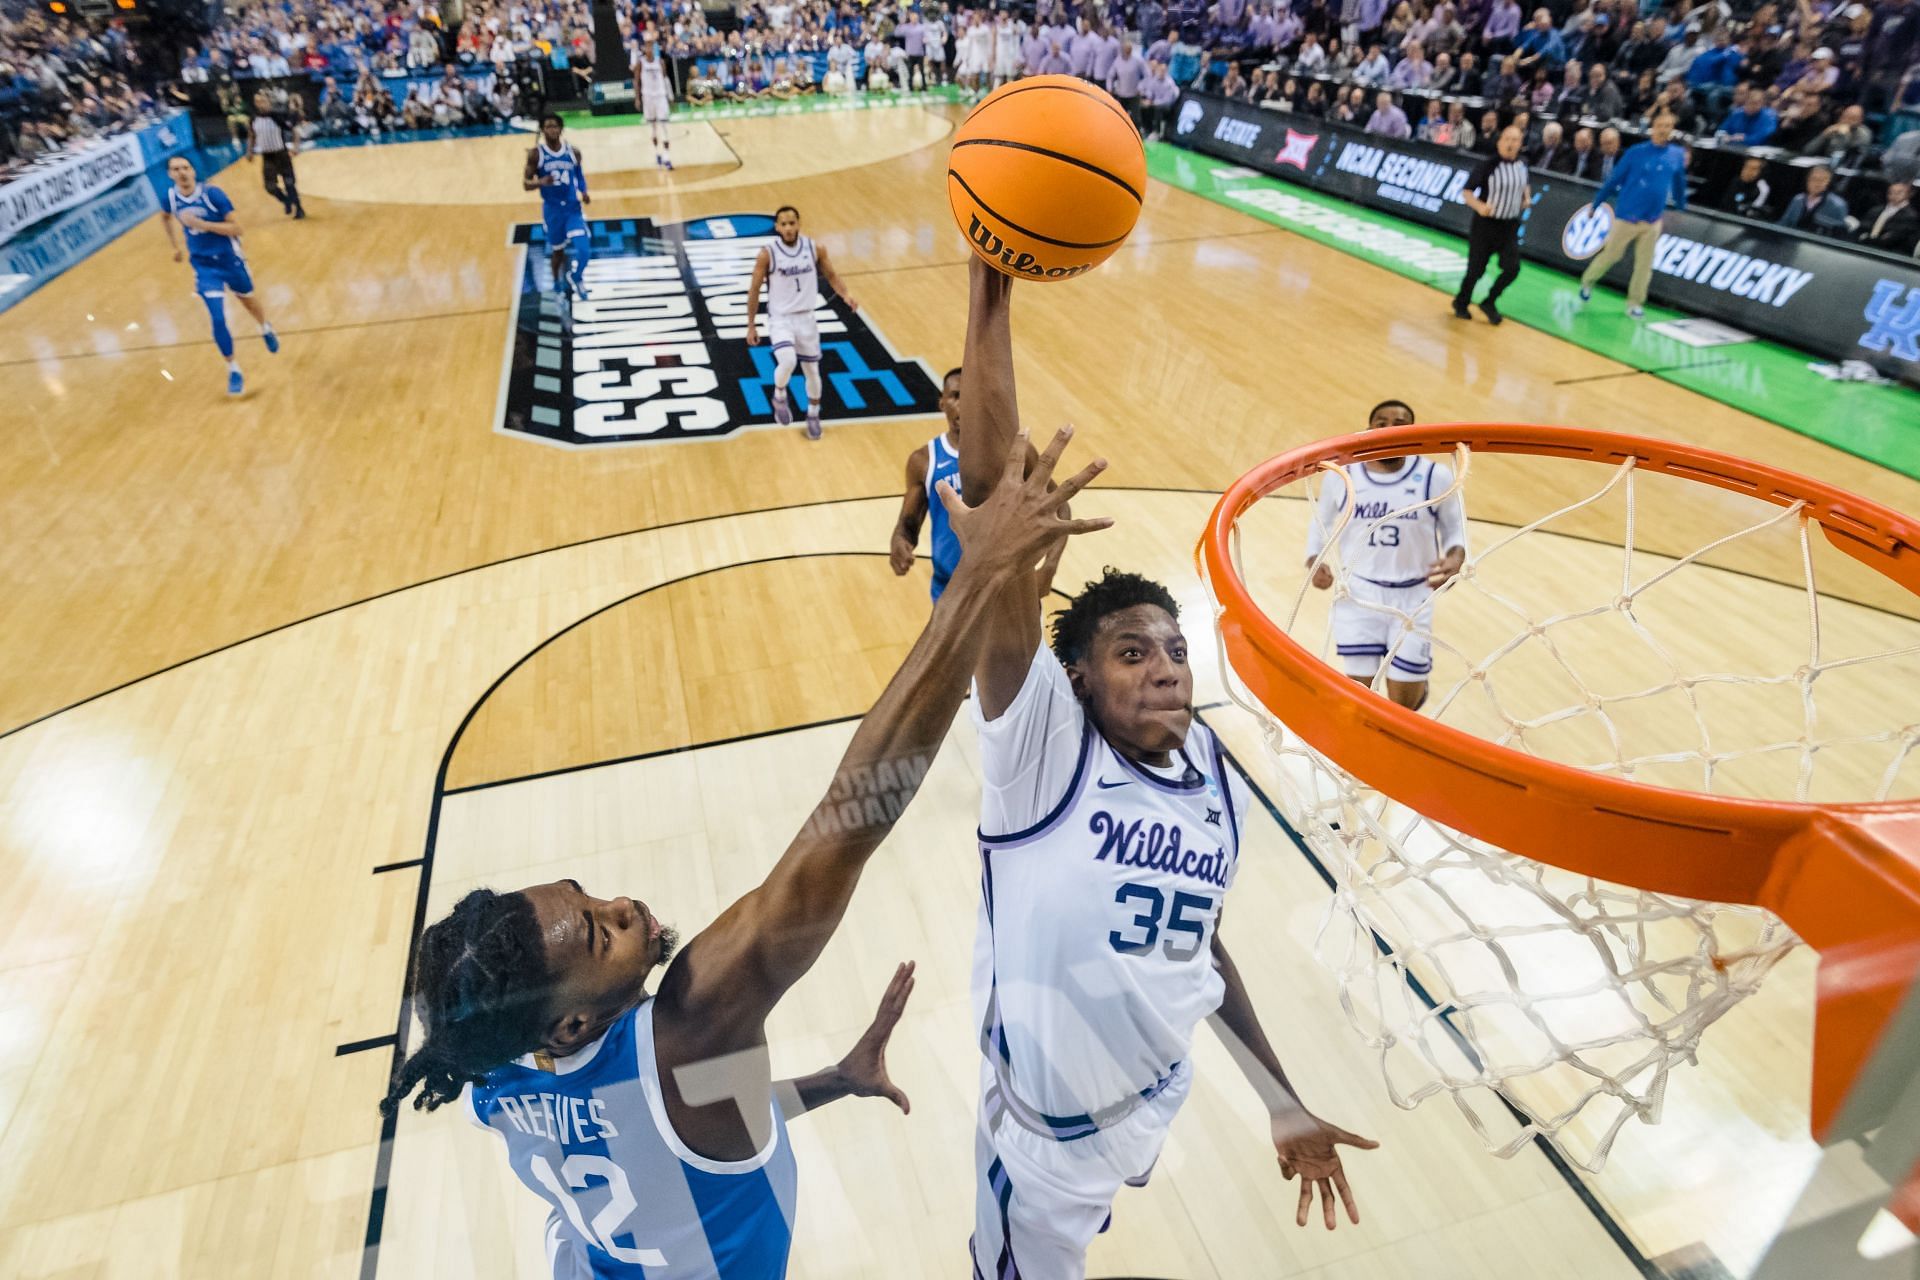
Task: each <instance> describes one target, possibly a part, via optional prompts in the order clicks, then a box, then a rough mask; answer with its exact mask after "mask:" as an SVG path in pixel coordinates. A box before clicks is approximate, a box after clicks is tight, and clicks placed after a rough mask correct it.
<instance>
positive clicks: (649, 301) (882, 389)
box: [499, 213, 940, 446]
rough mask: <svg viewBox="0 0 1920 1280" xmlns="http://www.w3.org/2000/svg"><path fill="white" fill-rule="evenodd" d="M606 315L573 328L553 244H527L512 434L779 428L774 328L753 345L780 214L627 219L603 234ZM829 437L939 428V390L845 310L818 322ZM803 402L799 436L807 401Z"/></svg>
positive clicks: (712, 434)
mask: <svg viewBox="0 0 1920 1280" xmlns="http://www.w3.org/2000/svg"><path fill="white" fill-rule="evenodd" d="M588 228H589V230H590V231H591V232H592V234H593V261H592V262H591V264H590V265H589V266H588V268H587V289H588V292H589V293H590V294H591V295H592V296H591V300H589V301H585V302H580V301H576V302H574V303H573V306H572V314H571V316H568V315H566V314H563V308H562V306H561V304H560V301H559V299H558V298H556V297H555V295H554V294H553V292H552V288H553V285H552V280H553V276H552V271H551V268H550V267H549V265H548V257H547V254H548V247H547V244H546V233H545V230H544V229H543V228H542V226H541V225H540V224H539V223H526V224H522V225H520V226H517V227H515V228H514V229H513V234H512V238H511V243H512V244H514V245H518V246H523V252H524V254H525V261H524V262H523V264H522V267H521V270H520V277H519V278H520V292H519V297H518V298H517V299H516V301H515V305H514V324H513V329H512V332H511V333H510V334H509V336H508V339H507V343H508V349H507V367H506V369H505V370H504V372H503V374H502V384H503V385H502V387H501V396H500V416H499V429H500V430H502V431H506V432H510V433H513V434H517V435H523V436H531V437H534V438H536V439H539V440H543V441H546V442H549V443H552V444H561V445H575V446H579V445H596V444H624V443H636V442H648V443H658V442H664V441H674V440H716V439H720V438H722V437H725V436H730V435H733V434H734V433H735V432H737V431H740V430H742V429H744V428H748V427H762V426H771V425H773V402H772V397H771V393H772V391H773V374H774V359H773V350H772V347H771V345H770V344H769V341H768V339H767V326H766V323H765V321H764V320H763V321H762V323H761V326H760V334H761V341H760V344H759V345H758V346H754V347H749V346H748V345H747V341H746V333H747V326H746V310H747V285H748V282H749V281H750V280H751V278H752V276H753V261H754V258H755V257H756V256H758V254H759V252H760V250H761V249H762V248H763V247H764V246H766V245H767V244H769V243H771V242H772V240H773V239H774V234H773V219H772V218H770V217H768V216H766V215H765V214H758V213H753V214H733V215H731V216H728V217H717V218H701V219H698V220H696V221H693V222H672V223H656V222H654V221H652V220H651V219H648V218H616V219H607V220H596V221H590V222H589V223H588ZM814 319H815V322H816V323H817V324H818V326H819V329H820V372H821V375H822V378H823V382H824V387H825V394H824V396H823V397H822V398H823V400H824V401H825V403H824V405H823V406H822V416H823V417H824V418H825V419H826V421H827V422H828V423H829V424H832V423H835V422H844V421H846V420H848V419H850V418H907V417H920V416H926V415H932V414H937V413H938V412H939V404H940V389H939V385H938V384H937V383H936V382H935V380H934V375H933V372H932V371H931V370H930V369H929V368H928V367H927V365H926V364H925V362H924V361H920V360H913V359H907V358H904V357H902V356H900V355H898V354H897V353H895V351H894V350H893V348H892V346H890V345H889V344H888V343H887V341H886V339H884V338H882V337H881V336H880V334H879V333H878V332H877V331H876V330H875V329H874V328H873V327H872V326H871V325H869V324H868V323H867V322H866V321H865V320H864V319H863V318H862V317H861V315H860V314H859V313H857V312H852V311H849V310H847V308H846V306H845V304H843V303H842V302H841V301H840V299H839V298H837V297H835V298H833V299H832V300H831V301H828V300H826V299H825V298H824V297H823V298H822V300H821V301H820V302H819V303H818V305H817V306H816V307H815V309H814ZM788 393H789V394H790V395H791V396H792V397H793V403H794V419H795V425H794V427H793V429H794V430H798V429H799V424H800V423H801V422H802V421H804V417H805V412H806V387H805V383H804V380H803V379H802V378H801V377H800V375H799V374H798V373H796V374H795V375H794V377H793V381H792V382H791V383H790V384H789V387H788Z"/></svg>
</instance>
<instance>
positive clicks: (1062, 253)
mask: <svg viewBox="0 0 1920 1280" xmlns="http://www.w3.org/2000/svg"><path fill="white" fill-rule="evenodd" d="M1146 187H1147V155H1146V151H1145V149H1144V148H1143V147H1142V146H1141V144H1140V134H1139V132H1138V131H1137V130H1136V129H1135V128H1134V125H1133V121H1132V120H1131V119H1129V118H1128V116H1127V113H1126V111H1125V110H1123V109H1122V108H1121V106H1120V104H1119V103H1118V102H1115V101H1114V99H1113V97H1112V95H1110V94H1108V93H1107V92H1106V91H1105V90H1103V89H1099V88H1096V87H1095V86H1093V85H1090V84H1087V83H1086V82H1084V81H1081V80H1077V79H1075V78H1074V77H1072V76H1035V77H1033V78H1031V79H1027V80H1017V81H1015V82H1013V83H1012V84H1009V85H1006V86H1003V87H1002V88H1000V89H998V90H996V91H994V92H993V93H992V94H989V95H988V96H987V97H986V98H985V99H984V100H982V101H981V103H980V105H979V106H977V107H975V108H974V109H973V111H972V112H971V113H970V114H969V115H968V116H967V118H966V120H964V121H963V122H962V123H961V125H960V128H959V129H958V130H957V131H956V132H955V134H954V140H953V150H952V151H951V152H950V153H949V154H948V157H947V200H948V202H949V204H951V206H952V208H953V221H954V225H955V226H957V227H958V228H959V229H960V231H961V233H962V234H963V235H965V236H966V237H967V243H968V245H969V246H970V247H971V248H972V249H973V251H974V253H975V254H976V255H978V256H979V257H980V258H981V260H982V261H984V262H986V263H987V264H988V265H989V266H991V267H993V268H994V269H995V270H996V271H1000V272H1004V273H1005V274H1007V275H1010V276H1013V277H1014V278H1016V279H1020V280H1038V281H1052V280H1067V279H1071V278H1072V277H1074V276H1078V275H1082V274H1084V273H1086V272H1087V271H1090V270H1092V269H1093V268H1094V267H1096V266H1098V265H1100V263H1102V262H1104V261H1105V260H1106V259H1107V258H1108V257H1109V256H1110V255H1112V253H1113V252H1114V250H1116V249H1118V248H1119V247H1120V245H1121V244H1122V242H1124V241H1125V240H1126V238H1127V235H1128V233H1129V232H1131V231H1132V230H1133V226H1134V223H1136V222H1138V221H1139V219H1140V202H1141V198H1142V196H1143V195H1144V194H1145V192H1146Z"/></svg>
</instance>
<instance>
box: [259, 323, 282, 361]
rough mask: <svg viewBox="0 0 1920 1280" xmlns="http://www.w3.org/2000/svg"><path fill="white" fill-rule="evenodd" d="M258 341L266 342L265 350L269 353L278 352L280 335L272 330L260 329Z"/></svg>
mask: <svg viewBox="0 0 1920 1280" xmlns="http://www.w3.org/2000/svg"><path fill="white" fill-rule="evenodd" d="M260 341H262V342H264V343H266V344H267V351H268V352H269V353H270V354H272V355H279V354H280V335H279V334H277V333H275V332H274V331H273V330H271V329H262V330H261V331H260Z"/></svg>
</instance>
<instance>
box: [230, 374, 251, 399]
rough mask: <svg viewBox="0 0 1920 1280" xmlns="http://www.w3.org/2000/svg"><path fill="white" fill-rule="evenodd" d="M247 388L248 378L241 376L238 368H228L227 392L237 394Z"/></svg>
mask: <svg viewBox="0 0 1920 1280" xmlns="http://www.w3.org/2000/svg"><path fill="white" fill-rule="evenodd" d="M246 389H247V380H246V379H245V378H243V377H241V376H240V371H239V370H238V369H229V370H227V394H228V395H230V396H237V395H239V394H240V393H241V392H242V391H245V390H246Z"/></svg>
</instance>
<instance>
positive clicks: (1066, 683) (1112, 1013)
mask: <svg viewBox="0 0 1920 1280" xmlns="http://www.w3.org/2000/svg"><path fill="white" fill-rule="evenodd" d="M970 270H971V273H972V275H971V281H970V309H969V313H968V317H967V345H966V356H965V368H966V394H965V396H964V397H962V399H961V409H960V411H961V416H962V426H961V430H960V470H961V487H962V492H964V493H965V495H966V498H967V500H968V501H970V502H978V501H991V495H992V493H993V491H994V486H995V485H996V484H1003V483H1006V480H1005V479H1003V478H1002V476H1003V471H1002V468H1000V467H997V466H994V465H992V464H991V463H989V461H988V459H990V458H992V457H994V455H995V453H996V451H997V452H998V453H999V455H1000V456H1001V457H1005V456H1006V442H1007V440H1008V438H1009V437H1010V436H1011V435H1012V434H1013V433H1014V432H1015V431H1016V430H1017V428H1018V423H1019V412H1018V409H1017V407H1016V405H1015V400H1014V375H1013V343H1012V332H1011V328H1010V323H1009V311H1008V304H1009V300H1010V298H1011V291H1012V280H1011V278H1010V277H1008V276H1005V275H1002V274H1000V273H999V272H997V271H994V270H992V269H991V268H989V267H987V266H986V265H985V264H984V263H983V262H980V261H978V260H975V261H974V262H973V264H972V265H971V267H970ZM965 563H966V561H965V558H964V557H962V559H961V564H963V565H964V564H965ZM943 598H944V597H943ZM983 627H984V629H985V631H986V636H985V639H984V641H983V647H982V649H981V653H980V658H979V662H978V665H977V666H976V668H975V676H974V695H975V696H974V701H973V708H974V711H973V715H974V721H975V724H976V725H977V726H978V728H979V733H980V767H981V772H982V775H983V778H984V783H985V785H984V788H983V792H982V798H981V806H980V813H981V817H980V850H981V862H982V866H981V905H980V925H979V934H978V940H977V943H976V947H975V955H974V1012H975V1015H976V1017H977V1018H978V1023H977V1026H978V1027H979V1030H980V1047H981V1057H982V1066H981V1072H980V1076H981V1099H980V1112H979V1121H978V1127H977V1129H976V1136H975V1160H976V1170H977V1185H976V1188H975V1201H974V1205H975V1209H974V1235H973V1240H972V1243H971V1248H972V1254H973V1267H974V1270H973V1274H974V1275H975V1276H976V1277H984V1278H987V1280H1015V1278H1016V1277H1024V1278H1025V1280H1081V1277H1083V1276H1084V1275H1085V1272H1086V1251H1087V1248H1088V1246H1089V1245H1090V1244H1091V1243H1092V1241H1093V1238H1094V1236H1096V1235H1097V1234H1099V1233H1100V1231H1102V1230H1103V1229H1104V1228H1105V1225H1106V1224H1107V1222H1108V1220H1109V1217H1110V1214H1111V1209H1112V1203H1113V1199H1114V1196H1115V1195H1116V1194H1117V1193H1118V1191H1119V1189H1120V1187H1121V1185H1122V1184H1123V1183H1126V1184H1131V1185H1134V1186H1141V1185H1144V1184H1145V1182H1146V1180H1147V1175H1148V1174H1149V1173H1150V1171H1151V1170H1152V1168H1153V1164H1154V1161H1155V1160H1156V1159H1157V1158H1158V1157H1159V1154H1160V1149H1161V1146H1162V1145H1163V1144H1164V1142H1165V1140H1166V1135H1167V1129H1168V1126H1169V1124H1170V1123H1171V1122H1172V1119H1173V1116H1174V1114H1175V1113H1176V1112H1177V1111H1178V1110H1179V1107H1180V1105H1181V1103H1182V1102H1183V1101H1184V1100H1185V1098H1186V1095H1187V1093H1188V1090H1189V1089H1190V1088H1191V1085H1192V1080H1193V1067H1192V1063H1191V1052H1190V1050H1191V1042H1192V1037H1193V1032H1194V1029H1195V1027H1196V1026H1197V1025H1198V1023H1199V1022H1200V1021H1201V1020H1202V1019H1205V1018H1209V1017H1211V1018H1212V1019H1213V1020H1214V1025H1215V1027H1216V1029H1217V1030H1218V1031H1219V1032H1220V1034H1221V1036H1222V1039H1223V1040H1225V1041H1226V1042H1227V1044H1228V1046H1229V1048H1230V1049H1232V1050H1233V1052H1234V1054H1235V1057H1236V1059H1237V1060H1238V1061H1239V1063H1240V1065H1241V1068H1242V1070H1243V1071H1244V1072H1245V1073H1246V1076H1247V1078H1248V1080H1249V1081H1250V1082H1251V1083H1252V1084H1253V1085H1254V1087H1255V1089H1256V1090H1257V1091H1258V1092H1259V1094H1260V1096H1261V1098H1262V1100H1263V1101H1264V1102H1265V1103H1266V1105H1267V1107H1268V1111H1269V1114H1270V1118H1271V1122H1270V1130H1271V1131H1270V1138H1271V1141H1272V1143H1273V1146H1274V1149H1275V1151H1276V1153H1277V1154H1278V1156H1279V1163H1280V1169H1281V1173H1282V1174H1283V1175H1284V1176H1285V1177H1287V1178H1292V1177H1294V1176H1295V1175H1298V1176H1300V1178H1301V1180H1302V1181H1301V1188H1300V1197H1299V1201H1298V1207H1297V1210H1296V1219H1297V1221H1299V1222H1300V1223H1301V1224H1302V1225H1305V1223H1306V1221H1307V1217H1308V1213H1309V1210H1310V1209H1311V1208H1312V1204H1313V1201H1314V1197H1315V1193H1316V1191H1317V1192H1318V1194H1319V1197H1320V1200H1321V1203H1322V1207H1323V1217H1324V1220H1325V1222H1326V1225H1327V1227H1328V1228H1332V1227H1333V1225H1334V1222H1335V1207H1334V1206H1335V1203H1336V1198H1337V1199H1338V1200H1341V1201H1344V1202H1345V1204H1346V1208H1347V1213H1348V1216H1349V1217H1350V1218H1351V1219H1352V1220H1353V1221H1355V1222H1358V1221H1359V1210H1358V1207H1357V1206H1356V1204H1355V1202H1354V1199H1353V1193H1352V1190H1351V1189H1350V1188H1349V1187H1348V1185H1347V1180H1346V1174H1345V1172H1344V1170H1343V1169H1342V1167H1341V1162H1340V1156H1339V1152H1338V1150H1337V1147H1336V1144H1340V1143H1346V1144H1350V1145H1354V1146H1360V1147H1372V1146H1374V1145H1375V1144H1374V1143H1372V1142H1371V1141H1369V1140H1368V1139H1365V1138H1361V1137H1357V1136H1355V1135H1353V1134H1351V1133H1348V1132H1346V1131H1345V1130H1343V1129H1339V1128H1337V1127H1335V1126H1333V1125H1330V1124H1328V1123H1326V1122H1325V1121H1323V1120H1321V1119H1319V1118H1318V1117H1316V1116H1314V1115H1313V1114H1312V1113H1311V1112H1309V1111H1308V1110H1307V1109H1306V1108H1305V1106H1303V1105H1302V1103H1301V1102H1300V1099H1299V1097H1298V1096H1297V1095H1296V1094H1295V1093H1294V1091H1293V1088H1292V1086H1291V1085H1290V1084H1289V1083H1288V1082H1287V1077H1286V1075H1285V1073H1284V1072H1283V1071H1282V1069H1281V1066H1280V1061H1279V1058H1278V1057H1277V1056H1276V1055H1275V1053H1274V1051H1273V1048H1272V1047H1271V1046H1270V1045H1269V1044H1268V1043H1267V1038H1266V1035H1265V1033H1264V1032H1263V1031H1262V1030H1261V1027H1260V1020H1259V1017H1258V1016H1257V1015H1256V1014H1255V1012H1254V1007H1253V1002H1252V1000H1251V999H1250V998H1249V997H1248V995H1247V991H1246V988H1245V987H1244V986H1243V985H1242V983H1241V980H1240V975H1239V972H1238V970H1236V969H1235V967H1234V964H1233V960H1232V958H1231V957H1230V956H1229V955H1228V953H1227V949H1226V947H1225V945H1224V944H1223V943H1222V942H1221V940H1220V935H1219V927H1220V919H1221V911H1222V908H1223V905H1224V900H1225V897H1226V894H1227V891H1228V890H1229V889H1230V888H1231V887H1232V885H1233V881H1234V877H1235V874H1236V872H1237V870H1238V867H1239V859H1240V837H1241V832H1242V830H1243V827H1244V819H1245V814H1246V804H1247V795H1246V791H1245V788H1244V785H1243V783H1242V782H1241V781H1240V780H1239V779H1237V778H1236V777H1234V776H1233V775H1232V774H1231V773H1230V772H1229V770H1228V767H1227V764H1226V761H1225V752H1224V751H1223V750H1222V748H1221V746H1220V743H1219V740H1218V739H1216V738H1215V737H1214V735H1213V732H1212V731H1211V730H1210V729H1208V728H1207V727H1206V726H1205V725H1202V724H1200V723H1199V722H1198V720H1197V719H1196V718H1195V716H1194V714H1193V707H1192V701H1193V679H1192V673H1191V671H1190V670H1189V669H1188V666H1187V642H1186V638H1185V637H1184V636H1182V635H1181V633H1180V627H1179V621H1178V606H1177V604H1176V603H1175V601H1174V599H1173V597H1172V595H1170V594H1169V593H1168V591H1167V590H1166V588H1165V587H1163V586H1161V585H1160V584H1158V583H1155V582H1151V581H1148V580H1147V579H1145V578H1142V577H1140V576H1138V575H1136V574H1128V573H1120V572H1117V571H1115V570H1112V569H1109V570H1107V572H1106V575H1105V576H1104V577H1103V578H1102V579H1101V580H1100V581H1099V582H1095V583H1089V584H1088V586H1087V588H1086V590H1085V591H1083V592H1082V593H1081V594H1080V595H1079V596H1078V597H1077V598H1076V599H1075V600H1074V602H1073V605H1072V607H1070V608H1069V609H1068V610H1066V612H1065V613H1063V614H1060V615H1058V616H1057V619H1056V622H1055V625H1054V628H1053V643H1052V647H1051V648H1049V647H1048V646H1047V645H1046V644H1044V643H1043V642H1042V639H1041V625H1040V612H1039V610H1038V609H1037V608H1036V607H1035V602H1034V600H1033V596H1032V594H1031V592H1030V591H1028V592H1017V591H1014V590H1013V589H1011V588H1007V589H1003V591H1002V593H1001V595H1000V597H999V598H998V599H997V600H996V602H995V605H994V607H993V608H992V609H991V610H990V611H989V612H988V614H987V615H986V616H985V618H984V619H983Z"/></svg>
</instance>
